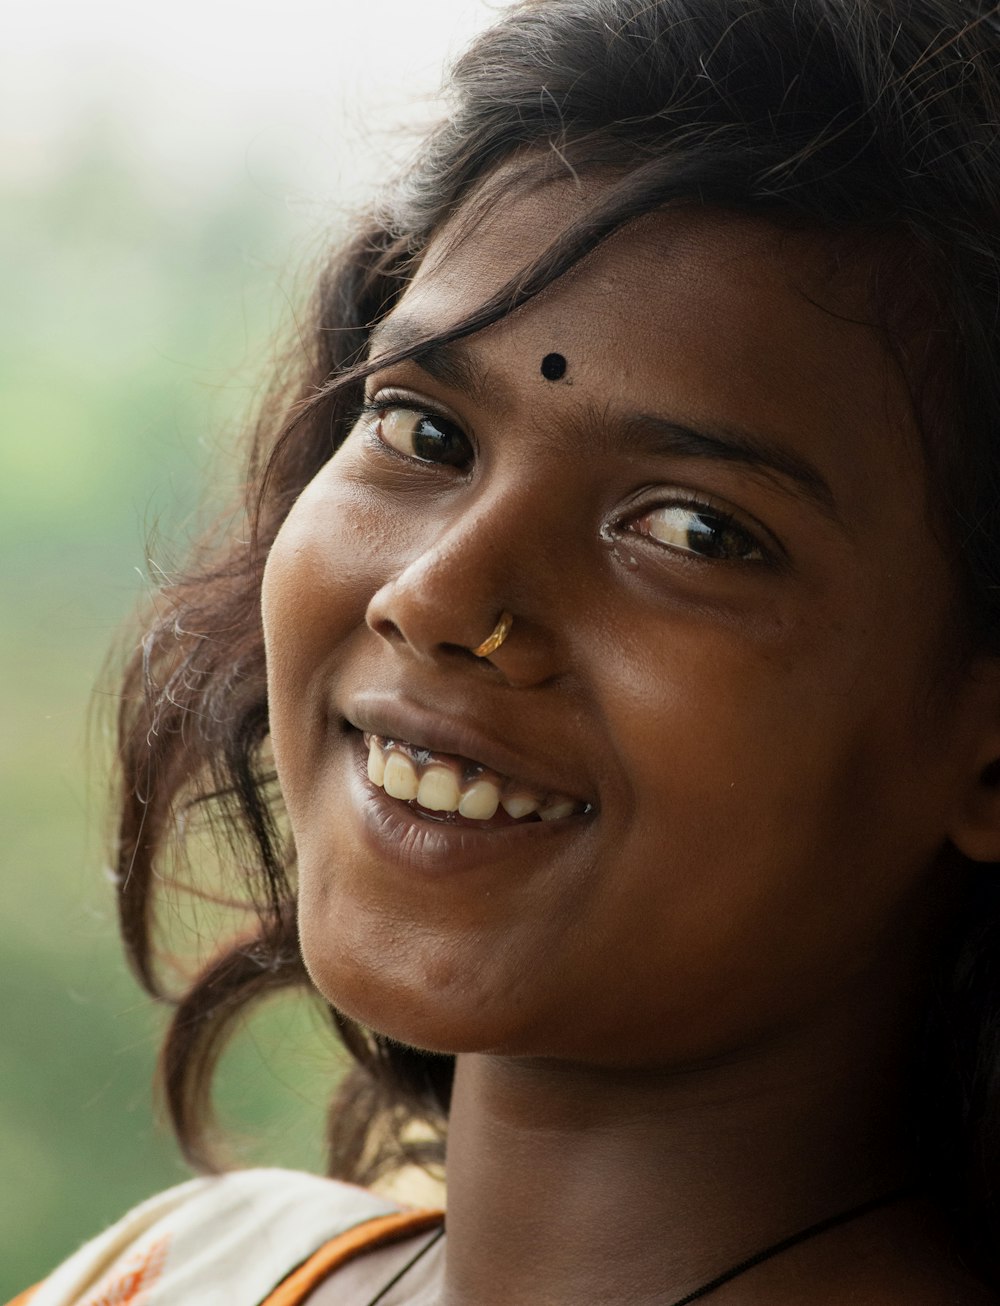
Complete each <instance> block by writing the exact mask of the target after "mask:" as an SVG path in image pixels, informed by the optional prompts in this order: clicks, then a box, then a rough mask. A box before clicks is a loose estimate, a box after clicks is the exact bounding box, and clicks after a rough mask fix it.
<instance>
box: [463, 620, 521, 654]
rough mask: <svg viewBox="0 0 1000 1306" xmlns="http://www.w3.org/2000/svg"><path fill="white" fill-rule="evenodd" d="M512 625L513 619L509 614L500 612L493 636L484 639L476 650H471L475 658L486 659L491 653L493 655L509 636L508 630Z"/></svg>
mask: <svg viewBox="0 0 1000 1306" xmlns="http://www.w3.org/2000/svg"><path fill="white" fill-rule="evenodd" d="M513 624H514V618H513V617H512V616H511V615H510V613H509V612H501V614H500V620H499V621H498V622H497V624H496V628H495V629H494V631H493V634H492V635H490V636H489V637H488V638H487V639H484V640H483V642H482V643H481V644H480V645H479V647H478V648H474V649H473V650H472V652H473V653H474V654H475V656H476V657H477V658H488V657H489V655H490V654H491V653H495V652H496V651H497V649H498V648H499V647H500V645H501V644H502V643H503V642H504V640H505V639H506V638H507V636H508V635H509V634H510V628H511V626H513Z"/></svg>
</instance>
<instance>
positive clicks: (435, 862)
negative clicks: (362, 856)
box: [348, 731, 592, 875]
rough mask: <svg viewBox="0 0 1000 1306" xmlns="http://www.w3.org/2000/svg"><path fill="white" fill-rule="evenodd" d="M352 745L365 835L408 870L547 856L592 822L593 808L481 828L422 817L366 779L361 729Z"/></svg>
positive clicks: (352, 783) (427, 871) (437, 871)
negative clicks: (555, 817) (556, 817)
mask: <svg viewBox="0 0 1000 1306" xmlns="http://www.w3.org/2000/svg"><path fill="white" fill-rule="evenodd" d="M349 745H350V752H351V766H350V768H349V780H348V785H349V789H350V793H351V798H352V800H353V805H354V808H355V811H357V812H358V813H359V814H360V817H361V824H362V831H363V833H364V836H365V840H366V842H367V843H368V845H369V846H370V847H371V849H372V851H373V852H375V853H377V854H378V855H379V856H380V857H382V858H386V859H388V860H390V861H393V862H395V863H397V864H398V865H399V866H400V867H402V868H403V869H404V870H410V871H414V872H416V873H419V874H423V875H444V874H453V873H455V872H458V871H467V870H473V869H475V868H476V867H485V866H487V865H492V864H494V863H495V862H496V860H497V859H498V858H501V859H503V858H508V857H509V858H521V857H525V856H534V855H536V853H537V854H539V855H541V856H545V855H546V854H548V853H550V852H555V851H556V848H557V847H558V845H559V844H560V843H565V842H567V841H569V840H572V839H575V838H579V837H580V836H581V835H582V834H583V833H584V831H585V830H586V829H587V828H588V827H589V826H590V825H591V824H592V814H591V813H585V812H581V813H580V814H579V815H576V816H567V817H563V818H562V819H561V820H558V821H526V822H524V823H523V824H517V825H505V826H500V827H494V828H492V829H485V828H484V829H482V830H477V829H476V828H475V827H474V826H469V825H464V824H463V825H461V826H459V825H451V824H449V823H448V822H446V821H441V820H434V819H433V818H429V817H424V816H421V814H420V813H419V812H418V811H416V810H415V809H414V808H413V807H411V806H410V804H409V803H406V802H403V801H402V799H399V798H392V797H390V795H389V794H387V793H386V792H385V790H384V789H380V788H379V787H378V786H377V785H374V784H372V782H371V781H370V780H369V779H368V749H367V748H366V747H365V742H364V739H363V738H362V736H361V733H360V732H359V731H352V732H351V738H350V740H349Z"/></svg>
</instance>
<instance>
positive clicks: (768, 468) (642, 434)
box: [609, 413, 842, 525]
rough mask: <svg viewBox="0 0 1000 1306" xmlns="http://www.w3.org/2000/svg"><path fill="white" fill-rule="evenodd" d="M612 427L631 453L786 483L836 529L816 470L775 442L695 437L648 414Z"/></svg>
mask: <svg viewBox="0 0 1000 1306" xmlns="http://www.w3.org/2000/svg"><path fill="white" fill-rule="evenodd" d="M609 416H610V414H609ZM613 424H614V427H615V429H616V431H617V434H618V438H619V443H620V444H621V445H623V446H624V447H625V448H626V449H627V450H631V451H633V452H635V453H640V454H653V455H660V456H662V457H670V458H707V459H712V460H714V461H716V462H729V463H739V464H741V465H742V466H744V467H749V468H750V469H751V470H753V471H757V472H763V473H765V474H767V475H770V476H774V475H777V476H779V477H781V478H782V480H785V481H791V482H792V483H793V484H795V485H796V486H797V487H798V488H799V490H800V491H802V493H803V494H804V495H805V496H806V497H807V498H808V499H809V500H810V501H811V502H812V503H813V504H815V506H816V507H817V508H819V509H820V511H821V512H822V513H823V514H824V515H825V516H827V517H829V518H831V519H832V520H833V521H834V522H836V523H837V524H838V525H842V522H841V518H840V514H839V513H838V511H837V501H836V499H835V498H834V496H833V491H832V490H831V489H830V486H829V484H828V483H827V481H826V480H825V478H824V477H823V475H822V473H821V472H820V471H819V469H818V468H817V467H816V466H815V465H814V464H813V463H811V462H810V461H809V459H808V458H804V457H803V456H802V455H801V454H798V453H795V452H794V451H793V450H791V449H789V448H788V447H787V446H786V445H785V444H783V443H781V442H780V441H778V440H771V439H769V438H767V437H765V436H762V435H760V434H758V433H757V432H751V431H744V430H740V429H737V428H733V427H728V426H727V427H717V426H713V428H712V430H710V431H709V430H704V429H703V430H698V431H696V430H694V429H692V428H691V427H689V426H685V425H684V424H683V423H681V422H675V421H672V420H670V419H669V418H666V417H660V416H657V415H656V414H653V413H628V414H625V415H624V416H622V417H618V418H616V419H614V423H613Z"/></svg>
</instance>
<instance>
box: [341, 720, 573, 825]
mask: <svg viewBox="0 0 1000 1306" xmlns="http://www.w3.org/2000/svg"><path fill="white" fill-rule="evenodd" d="M365 739H366V740H367V742H368V779H369V780H370V781H371V782H372V784H374V785H378V786H379V787H380V788H382V789H384V790H385V792H386V793H387V794H389V796H390V797H392V798H401V799H403V801H404V802H411V801H413V800H414V799H415V800H416V801H417V802H418V803H419V804H420V806H421V807H426V808H427V809H428V810H429V811H432V812H458V814H459V815H460V816H465V817H468V818H469V819H471V820H474V821H488V820H489V819H490V817H491V816H493V815H494V813H495V812H496V810H497V808H498V807H502V808H503V809H504V811H505V812H506V813H507V815H508V816H511V817H514V818H515V819H518V818H520V817H524V816H530V815H531V814H532V813H533V812H537V813H538V815H539V817H540V818H541V819H542V820H543V821H557V820H559V819H560V818H562V817H564V816H571V815H572V814H573V813H574V812H576V811H582V810H583V807H584V805H583V804H582V803H577V802H575V801H574V800H573V799H572V798H567V797H566V795H565V794H557V793H549V794H535V793H530V792H529V791H528V790H527V789H525V788H524V787H523V786H522V785H518V784H515V783H514V782H513V781H509V780H504V779H503V778H502V777H501V776H495V777H494V776H490V775H487V774H485V773H483V772H480V773H479V774H477V775H474V776H472V777H466V776H464V775H463V774H461V771H460V768H459V764H457V763H456V762H455V761H453V760H451V759H446V758H444V757H441V756H439V755H436V754H432V753H427V752H426V751H425V750H422V749H421V750H418V751H419V755H420V756H419V761H414V759H413V758H412V757H411V756H410V755H409V753H407V752H404V751H403V746H402V745H401V744H399V743H397V742H396V741H393V740H383V739H380V738H379V737H378V736H377V735H366V736H365ZM424 759H426V760H424Z"/></svg>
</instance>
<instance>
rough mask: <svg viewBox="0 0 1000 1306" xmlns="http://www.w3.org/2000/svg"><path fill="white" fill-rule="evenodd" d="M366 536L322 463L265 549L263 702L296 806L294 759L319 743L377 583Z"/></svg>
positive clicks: (346, 497)
mask: <svg viewBox="0 0 1000 1306" xmlns="http://www.w3.org/2000/svg"><path fill="white" fill-rule="evenodd" d="M371 540H372V535H371V534H370V533H368V532H366V529H365V524H364V519H363V515H362V514H360V513H359V511H358V505H357V503H355V502H352V496H351V495H350V494H349V493H345V492H344V490H343V487H341V486H340V485H339V484H338V483H337V482H336V481H335V480H334V477H333V475H332V474H331V471H330V470H329V469H328V468H327V469H324V471H323V472H321V473H320V475H319V476H318V477H317V478H316V479H315V480H314V481H312V482H311V483H310V485H309V486H307V488H306V489H305V490H304V491H303V493H302V495H301V496H300V497H299V499H298V500H297V502H296V504H295V506H294V507H293V508H292V510H291V512H290V513H289V515H288V517H287V519H286V520H285V522H284V524H283V525H282V527H281V530H280V531H279V532H278V535H277V537H276V539H275V541H274V544H273V545H272V547H271V550H270V553H269V555H268V560H267V565H266V567H265V569H264V579H263V585H262V594H261V600H262V614H263V623H264V639H265V647H266V653H267V683H268V707H269V714H270V726H271V735H272V740H273V743H274V750H275V758H276V761H277V765H278V774H279V779H280V780H281V784H282V789H283V790H284V791H285V797H286V801H287V802H288V804H289V807H290V810H291V809H292V808H294V806H295V797H296V792H295V789H296V785H295V782H296V778H297V771H298V767H297V765H296V763H297V760H298V759H306V758H308V757H309V755H310V754H314V750H315V748H316V747H318V746H319V743H320V738H319V732H321V731H322V730H323V729H324V728H325V726H326V716H327V711H328V703H327V696H328V693H329V688H330V685H331V683H333V680H334V677H335V674H336V669H337V664H338V661H340V660H342V659H343V657H344V655H345V652H346V651H347V650H349V648H350V647H351V636H352V634H353V633H354V632H356V631H358V630H363V629H364V627H365V613H366V609H367V605H368V601H369V599H370V597H371V594H372V593H373V592H374V590H375V589H376V588H377V582H376V577H375V569H376V555H375V553H374V552H373V549H372V547H371Z"/></svg>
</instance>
